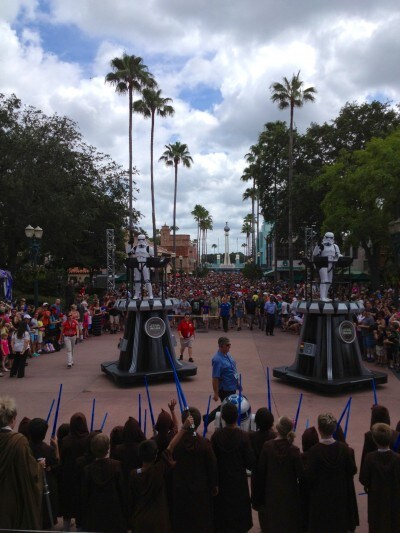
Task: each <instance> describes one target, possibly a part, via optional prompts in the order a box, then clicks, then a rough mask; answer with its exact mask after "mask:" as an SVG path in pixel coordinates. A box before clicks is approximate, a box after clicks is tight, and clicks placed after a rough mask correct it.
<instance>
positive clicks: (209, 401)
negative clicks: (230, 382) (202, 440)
mask: <svg viewBox="0 0 400 533" xmlns="http://www.w3.org/2000/svg"><path fill="white" fill-rule="evenodd" d="M210 403H211V394H210V396H209V397H208V405H207V412H206V419H205V421H204V429H203V437H205V436H206V435H207V427H208V417H209V414H210Z"/></svg>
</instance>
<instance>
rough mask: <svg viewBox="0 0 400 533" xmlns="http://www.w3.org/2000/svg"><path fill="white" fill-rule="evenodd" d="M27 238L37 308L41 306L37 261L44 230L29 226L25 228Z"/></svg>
mask: <svg viewBox="0 0 400 533" xmlns="http://www.w3.org/2000/svg"><path fill="white" fill-rule="evenodd" d="M25 236H26V238H27V239H28V242H29V252H30V254H31V260H32V266H33V269H34V274H35V278H34V281H33V299H34V305H35V308H37V307H38V305H39V280H38V273H37V260H38V256H39V251H40V242H41V240H42V237H43V230H42V228H41V227H39V226H36V228H32V226H30V225H29V226H26V228H25Z"/></svg>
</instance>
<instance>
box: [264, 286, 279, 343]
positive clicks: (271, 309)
mask: <svg viewBox="0 0 400 533" xmlns="http://www.w3.org/2000/svg"><path fill="white" fill-rule="evenodd" d="M275 314H276V302H275V298H274V297H273V296H270V297H269V298H268V300H267V301H266V302H265V305H264V315H265V320H266V327H265V334H266V335H268V333H269V334H270V335H271V336H272V335H273V334H274V327H275Z"/></svg>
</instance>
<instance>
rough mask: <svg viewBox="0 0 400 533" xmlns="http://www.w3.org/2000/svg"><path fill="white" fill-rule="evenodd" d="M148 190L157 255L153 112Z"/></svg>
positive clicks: (152, 116)
mask: <svg viewBox="0 0 400 533" xmlns="http://www.w3.org/2000/svg"><path fill="white" fill-rule="evenodd" d="M150 190H151V222H152V225H153V246H154V256H155V257H157V241H156V231H157V229H156V228H157V226H156V202H155V198H154V112H152V113H151V132H150Z"/></svg>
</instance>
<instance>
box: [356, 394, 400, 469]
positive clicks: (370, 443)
mask: <svg viewBox="0 0 400 533" xmlns="http://www.w3.org/2000/svg"><path fill="white" fill-rule="evenodd" d="M378 423H382V424H387V425H388V426H390V415H389V410H388V408H387V407H385V406H384V405H378V404H377V405H373V406H372V407H371V423H370V430H369V431H367V432H366V433H365V435H364V446H363V450H362V454H361V465H360V470H361V469H362V467H363V464H364V459H365V457H366V455H367V454H368V453H371V452H375V451H376V450H377V449H378V447H377V445H376V442H375V440H374V438H373V437H372V431H371V430H372V426H374V425H375V424H378ZM391 431H392V437H391V439H390V447H391V448H392V449H393V448H394V446H395V443H396V442H397V438H398V436H399V432H398V431H395V430H393V429H392V430H391Z"/></svg>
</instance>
